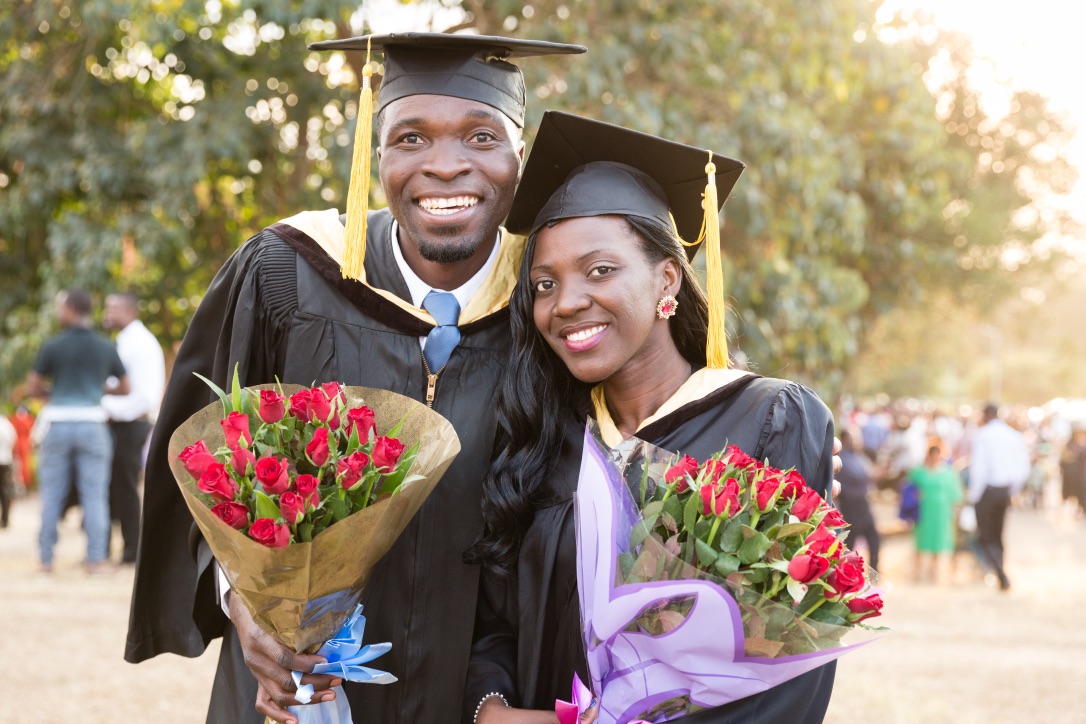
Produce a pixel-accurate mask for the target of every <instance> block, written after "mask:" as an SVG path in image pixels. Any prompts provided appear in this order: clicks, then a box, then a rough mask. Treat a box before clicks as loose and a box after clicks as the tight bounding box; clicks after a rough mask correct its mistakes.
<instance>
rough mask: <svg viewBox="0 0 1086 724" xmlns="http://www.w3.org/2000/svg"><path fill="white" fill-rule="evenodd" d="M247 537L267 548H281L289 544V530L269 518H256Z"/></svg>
mask: <svg viewBox="0 0 1086 724" xmlns="http://www.w3.org/2000/svg"><path fill="white" fill-rule="evenodd" d="M249 537H250V538H252V539H253V540H255V541H256V542H257V543H260V544H261V545H266V546H268V548H282V547H284V546H286V545H287V544H288V543H290V528H288V527H287V526H286V525H284V524H283V523H276V522H275V521H274V520H272V519H271V518H257V519H256V520H254V521H253V525H252V527H251V528H249Z"/></svg>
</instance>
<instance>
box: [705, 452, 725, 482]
mask: <svg viewBox="0 0 1086 724" xmlns="http://www.w3.org/2000/svg"><path fill="white" fill-rule="evenodd" d="M727 469H728V464H727V463H726V462H724V461H723V460H713V459H712V458H710V459H708V460H706V461H705V464H704V465H702V466H701V470H702V473H703V474H704V475H705V476H706V477H705V478H704V480H705V481H706V482H708V483H709V484H716V483H718V482H720V479H721V478H722V477H723V476H724V471H725V470H727Z"/></svg>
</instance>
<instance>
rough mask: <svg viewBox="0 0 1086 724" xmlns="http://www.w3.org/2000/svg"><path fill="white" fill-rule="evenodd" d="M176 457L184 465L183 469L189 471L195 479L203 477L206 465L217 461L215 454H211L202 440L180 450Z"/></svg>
mask: <svg viewBox="0 0 1086 724" xmlns="http://www.w3.org/2000/svg"><path fill="white" fill-rule="evenodd" d="M177 459H178V460H180V461H181V464H182V465H184V466H185V470H188V471H189V475H191V476H192V477H194V478H196V479H197V480H199V479H200V478H201V477H203V475H204V471H205V470H207V466H208V465H214V464H215V463H216V462H218V461H217V460H215V456H214V455H212V454H211V451H210V450H208V449H207V443H205V442H204V441H203V440H200V441H198V442H195V443H193V444H192V445H189V446H188V447H187V448H185V449H184V450H182V451H181V454H179V455H178V456H177Z"/></svg>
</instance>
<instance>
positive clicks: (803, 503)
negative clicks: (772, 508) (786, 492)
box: [782, 488, 822, 520]
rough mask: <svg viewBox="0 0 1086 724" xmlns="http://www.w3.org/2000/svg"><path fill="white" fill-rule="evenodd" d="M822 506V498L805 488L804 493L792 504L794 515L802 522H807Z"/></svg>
mask: <svg viewBox="0 0 1086 724" xmlns="http://www.w3.org/2000/svg"><path fill="white" fill-rule="evenodd" d="M782 495H783V493H782ZM820 505H822V496H821V495H819V494H818V493H816V492H815V491H813V490H811V489H810V488H804V490H803V492H802V493H800V495H799V497H798V498H796V499H795V501H794V502H793V503H792V515H794V516H796V517H797V518H799V519H800V520H807V519H808V518H810V517H811V516H812V515H814V513H815V511H816V510H818V508H819V506H820Z"/></svg>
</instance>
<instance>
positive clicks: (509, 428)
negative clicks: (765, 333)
mask: <svg viewBox="0 0 1086 724" xmlns="http://www.w3.org/2000/svg"><path fill="white" fill-rule="evenodd" d="M622 218H623V219H624V220H625V221H626V223H627V224H628V225H629V227H630V231H631V235H632V236H634V237H635V238H636V239H637V240H638V241H639V242H640V243H639V246H640V247H641V250H642V252H643V253H644V254H645V257H646V258H647V259H648V260H649V262H650V263H652V264H657V263H659V262H661V261H663V260H665V259H669V258H670V259H674V260H675V261H677V262H678V263H679V266H680V267H681V269H682V285H681V287H680V288H679V293H678V294H677V295H676V298H677V299H678V302H679V307H678V313H677V314H676V315H675V316H674V317H672V319H671V321H670V323H669V327H670V330H671V337H672V339H673V340H674V341H675V345H676V347H678V349H679V352H680V354H682V356H683V357H684V358H686V360H687V361H689V362H690V364H691V365H692V366H693V367H694V368H695V369H698V368H700V367H704V366H705V343H706V338H707V336H708V322H709V312H708V306H707V304H706V299H705V293H704V292H703V291H702V290H701V287H700V286H698V283H697V281H696V280H695V277H694V272H693V270H692V269H691V267H690V262H689V261H688V260H687V258H686V249H685V248H684V247H683V246H682V244H680V243H679V240H678V237H677V236H676V234H675V231H674V229H673V228H671V226H670V225H665V224H663V223H661V222H659V221H656V220H653V219H646V218H642V217H640V216H626V215H623V216H622ZM537 233H538V232H537ZM536 236H537V234H533V235H532V236H530V237H529V238H528V244H527V247H526V248H525V250H524V262H523V263H522V264H521V267H520V277H519V279H518V281H517V286H516V289H514V290H513V296H512V297H511V298H510V300H509V316H510V323H511V324H510V326H511V332H512V347H511V349H510V351H509V364H508V366H507V368H506V372H505V374H504V375H503V376H502V380H501V383H500V386H499V388H498V404H497V418H498V431H497V438H496V441H495V447H494V450H495V457H494V460H493V462H491V465H490V469H489V470H488V471H487V475H486V477H485V478H484V480H483V499H482V509H483V533H482V535H481V536H480V537H479V538H478V540H476V541H475V544H474V545H473V546H472V547H471V549H469V550H468V552H467V553H466V554H465V555H464V559H465V560H466V561H467V562H468V563H481V564H482V565H483V566H484V567H486V568H488V569H490V570H492V571H494V572H496V573H499V574H501V575H508V574H510V573H512V572H513V570H514V569H515V567H516V560H517V555H518V553H519V552H520V544H521V541H522V540H523V539H524V534H525V532H526V531H527V530H528V526H529V525H531V522H532V517H533V516H534V514H535V511H536V510H537V509H539V508H540V507H541V506H543V505H545V504H547V503H548V502H549V501H550V499H551V498H552V497H553V491H552V490H551V489H550V487H549V486H548V485H547V480H548V479H549V477H550V475H551V474H552V473H553V470H552V467H553V465H554V461H556V460H558V459H559V454H560V449H561V445H562V438H563V435H562V430H563V425H564V424H565V420H567V419H568V416H569V415H571V414H572V406H573V405H575V404H576V403H577V401H586V400H587V393H588V390H589V389H590V387H591V386H590V385H587V384H585V383H582V382H580V381H578V380H577V379H576V378H575V377H573V375H571V374H570V373H569V370H568V369H567V368H566V366H565V364H564V363H563V362H562V360H561V359H559V358H558V356H557V355H556V354H555V353H554V351H553V350H551V348H550V347H549V346H548V345H547V343H546V342H545V341H544V340H543V337H542V336H541V335H540V334H539V331H538V330H537V329H536V327H535V321H534V317H533V309H532V308H533V305H534V303H535V292H534V289H533V288H532V284H531V281H530V279H529V275H528V272H529V270H530V269H531V266H532V258H533V257H534V256H535V246H536Z"/></svg>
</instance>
